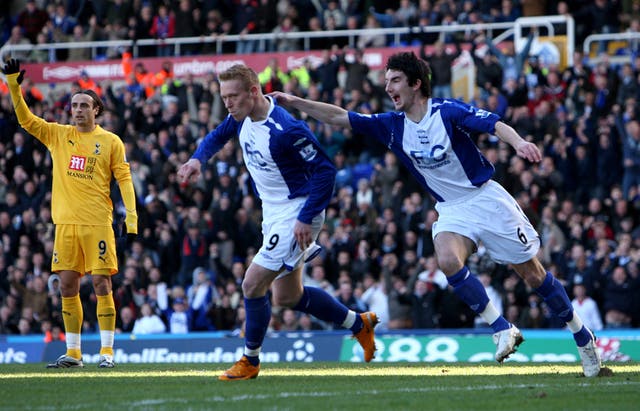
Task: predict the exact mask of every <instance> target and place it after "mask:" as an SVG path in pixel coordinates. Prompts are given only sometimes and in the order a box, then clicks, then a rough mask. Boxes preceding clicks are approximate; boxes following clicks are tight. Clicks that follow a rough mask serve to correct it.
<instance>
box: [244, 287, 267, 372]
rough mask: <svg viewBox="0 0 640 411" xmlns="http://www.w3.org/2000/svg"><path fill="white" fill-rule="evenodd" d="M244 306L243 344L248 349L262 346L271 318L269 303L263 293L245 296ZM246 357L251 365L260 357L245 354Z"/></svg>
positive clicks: (258, 360) (257, 362) (258, 361)
mask: <svg viewBox="0 0 640 411" xmlns="http://www.w3.org/2000/svg"><path fill="white" fill-rule="evenodd" d="M244 308H245V311H246V317H247V318H246V325H245V334H244V335H245V337H244V341H245V345H246V346H247V348H248V349H250V350H256V349H258V348H260V347H262V342H263V341H264V336H265V335H266V334H267V328H268V327H269V321H270V320H271V304H270V303H269V298H268V297H267V296H266V295H265V296H263V297H257V298H245V299H244ZM246 357H247V359H248V360H249V362H250V363H251V364H252V365H258V364H259V363H260V357H258V356H257V355H255V356H253V355H251V356H249V355H247V356H246Z"/></svg>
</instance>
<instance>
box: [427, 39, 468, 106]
mask: <svg viewBox="0 0 640 411" xmlns="http://www.w3.org/2000/svg"><path fill="white" fill-rule="evenodd" d="M425 48H426V47H425V46H424V45H423V46H422V48H421V49H420V51H421V58H422V59H424V60H425V61H428V62H429V66H430V67H431V69H432V72H431V73H432V74H431V84H432V87H433V97H437V98H452V97H453V92H452V88H451V79H452V71H453V62H454V61H455V60H456V58H458V56H459V55H460V48H459V47H456V50H455V51H454V52H451V53H449V52H448V51H447V50H445V47H444V43H442V42H441V41H436V42H435V43H434V44H433V52H432V53H429V54H426V52H425Z"/></svg>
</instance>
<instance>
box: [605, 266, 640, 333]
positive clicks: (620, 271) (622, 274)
mask: <svg viewBox="0 0 640 411" xmlns="http://www.w3.org/2000/svg"><path fill="white" fill-rule="evenodd" d="M638 287H639V284H638V278H629V275H628V272H627V270H626V268H625V267H624V266H621V265H618V266H616V267H615V268H614V269H613V271H612V272H611V275H610V276H609V277H608V278H607V279H606V280H605V285H604V304H603V307H602V308H603V310H604V321H605V327H606V328H628V327H630V326H631V320H632V318H633V315H634V313H633V311H632V310H633V307H634V305H633V297H634V295H635V292H636V290H637V289H638Z"/></svg>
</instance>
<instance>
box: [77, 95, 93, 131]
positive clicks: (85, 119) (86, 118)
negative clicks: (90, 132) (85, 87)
mask: <svg viewBox="0 0 640 411" xmlns="http://www.w3.org/2000/svg"><path fill="white" fill-rule="evenodd" d="M97 112H98V108H97V107H93V99H92V98H91V96H89V95H87V94H75V95H74V96H73V98H72V99H71V118H72V119H73V121H74V122H75V123H76V126H78V127H87V126H92V125H93V124H94V122H95V120H96V114H97Z"/></svg>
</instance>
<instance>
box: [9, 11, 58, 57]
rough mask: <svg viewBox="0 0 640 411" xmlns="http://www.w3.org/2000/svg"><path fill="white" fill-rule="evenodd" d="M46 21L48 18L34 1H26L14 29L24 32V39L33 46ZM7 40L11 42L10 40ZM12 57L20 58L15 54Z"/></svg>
mask: <svg viewBox="0 0 640 411" xmlns="http://www.w3.org/2000/svg"><path fill="white" fill-rule="evenodd" d="M63 7H64V6H63ZM47 21H49V16H48V15H47V13H46V12H45V11H44V10H42V9H40V8H39V7H38V5H37V4H36V2H35V0H27V2H26V4H25V9H24V10H22V11H21V12H20V14H18V18H17V20H16V26H15V27H18V29H19V30H20V31H22V30H24V35H25V37H26V39H27V40H28V41H29V42H31V43H32V44H35V43H36V39H37V36H38V33H40V31H41V30H42V28H43V27H44V26H45V24H46V23H47ZM14 36H15V34H14V32H13V29H12V30H11V37H12V38H13V37H14ZM9 40H10V41H11V39H9ZM9 44H15V43H9ZM13 57H15V58H20V56H17V55H15V54H13Z"/></svg>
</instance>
